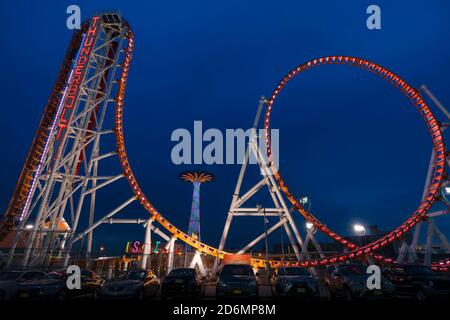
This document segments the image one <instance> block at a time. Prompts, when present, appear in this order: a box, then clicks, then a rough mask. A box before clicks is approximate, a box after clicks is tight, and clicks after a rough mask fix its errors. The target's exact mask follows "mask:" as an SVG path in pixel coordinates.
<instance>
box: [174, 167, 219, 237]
mask: <svg viewBox="0 0 450 320" xmlns="http://www.w3.org/2000/svg"><path fill="white" fill-rule="evenodd" d="M180 179H182V180H184V181H188V182H192V184H193V185H194V190H193V192H192V206H191V215H190V218H189V228H188V234H189V235H191V236H194V237H196V238H197V239H198V240H200V185H201V184H202V183H205V182H210V181H212V180H213V179H214V176H213V175H212V174H210V173H208V172H202V171H186V172H183V173H181V174H180Z"/></svg>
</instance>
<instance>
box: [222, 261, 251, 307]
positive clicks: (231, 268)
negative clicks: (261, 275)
mask: <svg viewBox="0 0 450 320" xmlns="http://www.w3.org/2000/svg"><path fill="white" fill-rule="evenodd" d="M216 297H217V298H218V299H220V298H224V297H228V298H230V297H248V298H257V297H258V283H257V282H256V276H255V273H254V272H253V269H252V268H251V267H250V266H249V265H247V264H226V265H224V266H223V268H222V270H221V271H220V273H219V278H218V281H217V286H216Z"/></svg>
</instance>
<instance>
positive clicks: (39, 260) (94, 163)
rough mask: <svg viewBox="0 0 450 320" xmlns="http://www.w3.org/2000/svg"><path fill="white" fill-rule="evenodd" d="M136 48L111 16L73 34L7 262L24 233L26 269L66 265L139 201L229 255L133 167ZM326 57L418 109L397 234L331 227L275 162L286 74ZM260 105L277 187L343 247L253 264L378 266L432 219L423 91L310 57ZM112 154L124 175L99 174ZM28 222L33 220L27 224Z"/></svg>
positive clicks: (436, 183) (27, 177) (29, 161)
mask: <svg viewBox="0 0 450 320" xmlns="http://www.w3.org/2000/svg"><path fill="white" fill-rule="evenodd" d="M133 49H134V35H133V32H132V30H131V28H130V25H129V24H128V23H127V22H126V21H125V20H124V19H123V18H122V17H120V16H119V15H117V14H113V13H107V14H101V15H96V16H94V17H92V18H91V19H90V20H89V21H86V22H85V23H83V25H82V27H81V29H80V30H77V31H76V32H75V33H74V34H73V37H72V40H71V42H70V44H69V48H68V50H67V52H66V55H65V58H64V61H63V64H62V67H61V70H60V72H59V75H58V77H57V80H56V82H55V84H54V87H53V89H52V92H51V94H50V97H49V100H48V103H47V105H46V107H45V110H44V114H43V116H42V118H41V121H40V124H39V128H38V131H37V133H36V136H35V138H34V140H33V142H32V145H31V147H30V149H29V152H28V155H27V158H26V161H25V165H24V167H23V169H22V171H21V174H20V177H19V180H18V182H17V185H16V189H15V191H14V194H13V196H12V198H11V201H10V203H9V206H8V208H7V211H6V213H5V215H4V216H3V218H2V220H1V225H0V240H1V239H5V238H6V237H8V236H11V234H14V236H13V241H12V244H11V250H10V255H9V256H10V258H9V259H10V260H9V262H8V263H13V261H12V260H13V259H15V258H14V257H15V255H14V253H15V252H16V251H17V244H18V243H19V241H20V239H21V237H23V236H24V235H25V234H26V236H27V237H26V246H25V248H24V252H23V254H22V255H21V256H20V259H21V264H22V266H24V267H27V266H33V265H46V264H47V265H48V264H50V263H51V261H50V260H51V257H54V256H58V255H59V256H63V259H62V261H63V264H65V265H67V264H68V263H69V261H70V259H71V249H72V247H73V245H74V244H75V243H76V242H77V241H79V240H81V239H84V237H85V236H87V237H88V248H90V246H92V231H93V230H94V229H95V228H96V227H98V226H99V225H100V224H101V223H104V222H105V221H108V219H111V218H112V216H113V215H114V214H116V213H117V212H119V211H120V210H122V209H123V208H125V207H126V206H128V205H129V204H130V203H133V202H135V201H137V202H138V203H139V204H140V205H142V207H143V208H145V210H147V211H148V213H149V214H150V219H151V220H152V221H156V222H158V223H159V224H160V225H161V226H162V227H163V228H164V229H165V230H166V231H167V232H169V233H170V234H171V235H172V237H173V238H175V239H179V240H181V241H183V242H184V243H186V244H187V245H189V246H190V247H192V248H194V249H195V250H196V251H198V252H201V253H205V254H208V255H212V256H214V257H217V258H218V259H223V257H224V256H225V255H226V254H228V252H226V251H225V250H220V249H217V248H215V247H213V246H210V245H207V244H205V243H203V242H201V241H199V239H197V238H196V237H192V236H191V235H189V234H187V233H185V232H183V231H181V230H180V229H178V228H177V227H176V226H175V225H174V224H173V223H171V222H170V221H168V220H167V219H166V218H165V216H164V215H163V214H162V213H161V212H159V211H158V209H157V208H156V207H155V206H154V205H153V203H152V202H151V201H150V200H149V198H148V197H147V196H146V195H145V193H144V191H143V190H142V188H141V187H140V185H139V183H138V181H137V178H136V176H135V175H134V173H133V170H132V167H131V164H130V161H129V159H128V156H127V151H126V148H125V138H124V131H123V127H124V124H123V114H124V105H125V102H124V101H125V91H126V86H127V79H128V74H129V71H130V66H131V60H132V55H133ZM332 64H335V65H345V66H351V67H358V68H361V69H363V70H365V71H369V72H371V73H374V74H376V75H377V76H379V77H381V78H382V79H384V80H386V81H387V82H389V83H391V84H392V85H393V86H394V87H395V88H397V89H398V90H399V91H400V92H401V93H402V94H403V95H404V96H405V97H406V98H407V99H408V100H409V101H410V102H411V104H412V105H413V106H414V107H415V108H416V109H417V111H418V112H419V113H420V115H421V116H422V118H423V120H424V122H425V125H426V126H427V128H428V132H429V134H430V136H431V141H432V146H433V159H432V162H431V169H430V172H431V175H430V179H429V183H428V185H427V186H426V191H425V192H424V197H423V199H422V201H421V202H420V204H419V206H418V207H417V209H416V210H415V211H414V212H413V213H412V214H411V215H410V216H409V218H407V219H406V220H405V221H404V222H403V223H402V224H401V225H400V226H398V227H397V228H395V229H394V230H393V231H391V232H389V233H387V234H386V235H384V236H382V237H381V238H379V239H378V240H376V241H374V242H372V243H370V244H367V245H364V246H362V247H358V246H357V245H356V244H354V243H351V242H350V241H349V240H346V239H345V238H344V237H343V236H341V235H339V234H338V233H336V232H334V231H333V230H331V229H330V228H329V227H328V226H327V225H326V224H324V223H322V222H321V221H319V219H317V218H316V217H315V216H314V215H313V213H312V212H310V211H309V210H308V209H307V208H306V207H305V206H304V205H303V204H302V203H301V202H299V200H298V199H297V197H296V196H295V195H294V194H293V193H292V192H291V191H290V189H289V188H288V186H287V184H286V182H285V179H284V178H283V177H282V175H281V173H280V171H279V170H277V169H276V168H275V165H274V163H273V160H272V146H271V140H270V135H269V134H268V133H269V132H270V119H271V113H272V109H273V107H274V106H275V102H276V99H277V97H278V95H279V94H280V92H281V91H282V90H283V89H284V88H285V86H286V85H287V84H288V82H289V81H290V80H292V79H294V78H295V77H296V76H299V75H300V74H301V73H303V72H305V71H307V70H309V69H312V68H314V67H319V66H326V65H332ZM113 97H114V98H113ZM111 107H113V108H114V112H115V116H114V124H113V125H112V128H109V129H108V128H105V125H106V114H107V111H108V110H109V109H111ZM265 107H266V109H265V119H264V128H265V129H266V131H265V132H266V137H265V142H266V154H267V157H268V163H267V164H266V165H267V168H268V170H270V171H271V172H272V173H273V177H274V178H275V180H276V182H277V184H278V186H279V189H280V190H281V191H282V192H283V193H284V195H285V197H286V198H287V199H288V200H289V202H290V203H291V204H292V206H293V207H294V208H295V210H296V211H297V212H298V213H299V214H301V216H303V217H304V218H305V219H306V220H307V221H309V222H310V223H312V224H313V225H314V226H315V228H316V229H317V230H318V231H320V232H322V233H324V234H325V235H327V236H328V237H330V238H331V239H333V240H335V241H336V242H337V243H339V244H340V245H342V246H343V247H344V248H346V250H345V252H344V253H342V254H339V255H335V256H330V257H320V258H314V259H309V260H308V259H305V260H300V261H280V260H270V261H267V260H265V259H252V263H253V266H254V267H255V268H264V267H265V266H266V265H267V263H269V264H270V266H271V267H272V268H276V267H279V266H281V265H283V264H284V265H297V266H304V267H315V266H326V265H330V264H334V263H337V262H344V261H347V260H352V259H361V258H363V257H370V258H373V259H375V260H376V261H378V262H379V263H393V262H394V259H392V258H386V257H384V256H382V255H381V254H378V253H377V251H379V250H380V249H381V248H383V247H386V246H387V245H389V244H391V243H393V242H394V241H398V240H401V239H403V238H404V236H405V234H407V233H409V232H411V231H412V229H413V228H414V227H415V226H416V225H418V224H420V223H421V222H423V221H425V220H427V219H428V216H427V213H428V212H429V210H430V208H431V207H432V205H433V204H434V202H435V201H437V200H439V197H440V196H441V189H442V186H443V184H445V183H446V179H447V176H446V173H445V167H446V162H447V151H446V147H445V144H444V138H443V134H442V128H441V124H440V122H439V121H438V120H437V119H436V118H435V116H434V115H433V113H432V111H431V110H430V107H429V106H428V104H427V103H426V101H425V100H424V99H423V98H422V96H421V94H420V92H419V90H417V89H415V88H413V87H412V86H411V85H410V84H408V83H407V82H406V81H405V80H403V79H402V78H400V76H398V75H396V74H395V73H393V72H391V71H390V70H388V69H386V68H384V67H382V66H380V65H378V64H376V63H374V62H371V61H368V60H365V59H361V58H357V57H349V56H328V57H322V58H319V59H313V60H311V61H308V62H306V63H303V64H301V65H299V66H298V67H296V68H295V69H293V70H292V71H290V72H289V73H288V74H287V75H286V76H284V77H283V78H282V80H281V81H280V82H279V84H278V85H277V86H276V88H275V90H274V91H273V93H272V95H271V96H270V98H269V99H268V100H267V101H266V102H265ZM105 135H113V136H114V138H115V150H113V151H111V152H108V153H100V147H99V145H100V138H101V137H103V136H105ZM115 157H116V158H117V159H118V160H119V162H120V167H121V172H119V173H118V174H117V175H113V176H101V175H100V174H99V173H98V168H99V162H100V161H102V160H103V159H106V158H115ZM121 179H125V180H126V181H127V183H128V185H129V187H130V188H131V190H132V196H131V197H130V198H129V199H127V200H126V201H125V202H123V203H122V204H120V205H119V206H117V207H116V208H115V209H114V210H112V211H111V212H110V213H108V214H107V215H106V216H104V217H103V218H102V219H99V220H97V221H95V219H94V216H95V215H94V213H95V196H96V192H97V191H98V190H99V189H101V188H105V187H107V186H108V185H109V184H111V183H113V182H115V181H118V180H121ZM88 196H90V197H91V201H90V208H89V210H88V211H89V219H88V220H89V222H88V227H87V228H86V229H85V230H82V231H80V227H79V223H80V219H81V217H82V216H83V214H84V213H83V212H85V211H84V210H83V204H84V202H85V199H86V197H88ZM31 221H32V225H33V226H32V227H30V228H28V227H27V226H28V225H30V223H31ZM89 250H91V249H89ZM433 267H435V268H441V269H442V270H444V269H447V268H449V267H450V260H448V259H447V260H445V261H436V262H434V263H433Z"/></svg>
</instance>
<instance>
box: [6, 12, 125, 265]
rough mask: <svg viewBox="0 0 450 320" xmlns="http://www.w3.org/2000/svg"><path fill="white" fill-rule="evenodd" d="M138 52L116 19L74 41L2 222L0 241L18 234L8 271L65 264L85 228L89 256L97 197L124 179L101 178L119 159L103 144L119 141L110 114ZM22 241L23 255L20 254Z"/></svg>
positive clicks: (101, 21) (99, 22) (88, 27)
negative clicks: (107, 162)
mask: <svg viewBox="0 0 450 320" xmlns="http://www.w3.org/2000/svg"><path fill="white" fill-rule="evenodd" d="M132 46H133V34H132V32H131V30H130V28H129V25H128V23H127V22H126V21H125V20H123V19H122V18H121V17H120V16H119V15H117V14H114V13H107V14H102V15H97V16H94V17H93V18H91V19H89V20H88V21H86V22H85V23H83V25H82V26H81V29H80V30H77V31H76V32H75V33H74V35H73V37H72V40H71V43H70V45H69V49H68V50H67V53H66V56H65V58H64V61H63V65H62V68H61V70H60V73H59V76H58V78H57V81H56V83H55V85H54V87H53V90H52V93H51V95H50V98H49V100H48V103H47V106H46V107H45V110H44V115H43V117H42V119H41V122H40V125H39V129H38V131H37V133H36V137H35V139H34V140H33V143H32V146H31V148H30V151H29V153H28V156H27V159H26V162H25V166H24V167H23V169H22V172H21V175H20V177H19V181H18V183H17V187H16V190H15V192H14V194H13V197H12V199H11V201H10V204H9V206H8V209H7V212H6V213H5V215H4V217H3V219H2V221H1V228H0V230H1V232H0V239H2V238H5V237H6V236H7V235H8V234H9V233H11V232H13V233H14V234H15V238H14V240H13V243H12V246H11V250H10V255H9V256H10V258H9V261H8V265H10V264H11V263H13V264H16V265H17V264H18V263H19V264H20V265H22V266H23V267H28V266H46V265H49V264H50V263H51V261H53V262H54V260H55V259H57V260H58V261H61V257H63V256H64V255H68V254H69V252H70V249H71V247H72V244H73V242H74V241H76V239H77V235H76V233H75V232H79V230H80V227H81V226H87V227H89V228H88V231H87V232H83V233H82V235H83V237H84V235H86V236H87V240H86V243H87V247H88V248H87V251H88V254H90V252H91V247H92V230H93V227H95V226H96V225H97V224H96V222H95V217H94V213H95V210H96V206H95V198H96V191H97V190H98V189H100V188H102V187H103V186H106V185H108V184H109V183H111V182H114V181H116V180H118V179H120V178H122V177H123V174H122V173H121V172H120V171H119V172H118V174H117V175H115V176H109V175H101V174H100V173H99V172H98V171H99V162H100V161H101V160H102V159H106V158H109V157H113V156H117V152H116V151H110V152H105V153H101V152H100V147H101V143H100V140H104V138H105V136H110V135H114V134H115V128H114V118H111V117H108V115H113V114H114V113H110V112H107V110H109V109H111V107H114V106H115V104H116V103H119V102H121V101H115V99H114V97H115V96H116V95H117V93H118V92H119V91H120V87H121V86H123V84H122V83H121V82H120V81H119V79H120V77H121V76H123V75H124V73H127V72H128V66H127V65H128V64H129V60H130V58H131V57H130V53H131V51H130V50H131V49H130V48H132ZM111 111H113V110H111ZM87 197H90V203H89V207H88V208H84V207H83V202H84V203H85V204H86V202H87V201H84V200H85V199H86V198H87ZM133 200H134V197H133ZM130 201H131V200H130ZM81 224H83V225H81ZM24 239H25V242H26V246H25V248H23V252H17V251H18V250H16V249H17V248H16V247H17V243H18V241H20V240H22V241H23V240H24ZM19 251H20V250H19ZM18 257H19V259H18ZM13 260H14V262H13ZM18 260H20V262H19V261H18Z"/></svg>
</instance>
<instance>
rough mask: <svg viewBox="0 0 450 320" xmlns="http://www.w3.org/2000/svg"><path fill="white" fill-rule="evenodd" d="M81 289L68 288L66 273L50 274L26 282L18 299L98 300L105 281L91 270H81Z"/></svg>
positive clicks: (21, 286)
mask: <svg viewBox="0 0 450 320" xmlns="http://www.w3.org/2000/svg"><path fill="white" fill-rule="evenodd" d="M80 280H81V289H72V290H69V289H68V288H67V275H66V273H65V272H50V273H48V274H45V275H44V277H41V278H37V279H33V280H30V281H26V282H24V283H22V284H21V285H20V286H19V292H18V297H19V298H22V299H39V300H42V299H58V300H66V299H72V298H81V297H93V298H97V297H98V295H99V293H100V287H101V286H102V284H103V282H104V281H103V279H102V278H100V277H99V276H98V275H97V274H96V273H94V272H92V271H89V270H81V279H80Z"/></svg>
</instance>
